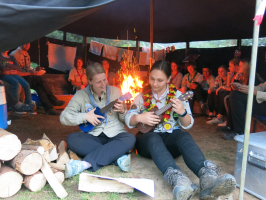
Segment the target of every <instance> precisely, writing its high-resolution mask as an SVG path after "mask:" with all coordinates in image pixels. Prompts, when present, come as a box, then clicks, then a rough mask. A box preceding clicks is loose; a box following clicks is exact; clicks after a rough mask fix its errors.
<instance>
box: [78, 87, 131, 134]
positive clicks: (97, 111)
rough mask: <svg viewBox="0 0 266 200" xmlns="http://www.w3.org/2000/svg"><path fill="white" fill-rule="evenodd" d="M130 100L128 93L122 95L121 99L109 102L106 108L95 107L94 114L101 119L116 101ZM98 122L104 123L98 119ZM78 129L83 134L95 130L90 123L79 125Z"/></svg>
mask: <svg viewBox="0 0 266 200" xmlns="http://www.w3.org/2000/svg"><path fill="white" fill-rule="evenodd" d="M130 98H132V94H130V93H129V92H128V93H126V94H124V95H122V96H121V97H119V99H116V100H114V101H112V102H110V103H109V104H108V105H106V106H105V107H103V108H99V107H96V109H95V111H94V113H95V114H96V115H100V116H103V117H104V115H105V113H106V112H108V111H109V110H110V109H111V108H112V107H113V106H114V105H115V103H116V102H117V101H118V100H120V101H126V100H128V99H130ZM98 120H99V121H100V122H103V121H104V119H102V118H98ZM79 128H80V129H81V130H82V131H83V132H89V131H92V130H93V129H94V128H95V126H93V125H92V124H91V123H89V122H86V123H84V124H80V125H79Z"/></svg>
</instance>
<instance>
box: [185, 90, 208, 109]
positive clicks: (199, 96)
mask: <svg viewBox="0 0 266 200" xmlns="http://www.w3.org/2000/svg"><path fill="white" fill-rule="evenodd" d="M191 90H192V91H193V92H194V96H193V97H192V98H191V99H189V105H190V109H191V111H192V112H193V108H194V102H195V100H197V101H198V102H200V101H202V102H204V94H203V89H202V88H201V86H200V85H198V87H197V88H196V89H191ZM205 99H206V98H205Z"/></svg>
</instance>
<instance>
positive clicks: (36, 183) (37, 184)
mask: <svg viewBox="0 0 266 200" xmlns="http://www.w3.org/2000/svg"><path fill="white" fill-rule="evenodd" d="M23 184H24V186H25V187H26V188H28V189H29V190H30V191H32V192H36V191H39V190H41V189H42V188H43V187H44V186H45V184H46V178H45V177H44V175H43V173H42V172H40V171H38V172H36V173H35V174H32V175H30V176H25V177H24V183H23Z"/></svg>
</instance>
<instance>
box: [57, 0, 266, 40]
mask: <svg viewBox="0 0 266 200" xmlns="http://www.w3.org/2000/svg"><path fill="white" fill-rule="evenodd" d="M201 2H204V3H201ZM255 4H256V1H255V0H236V1H232V0H222V1H218V0H205V1H195V0H167V1H162V0H154V42H162V43H168V42H185V41H202V40H217V39H239V38H241V39H244V38H252V37H253V18H254V16H255ZM264 21H265V20H264ZM149 23H150V0H120V1H116V2H113V3H111V4H108V5H106V6H104V7H102V8H101V9H99V10H98V11H96V12H94V13H92V14H90V15H88V16H86V17H84V18H82V19H80V20H78V21H76V22H74V23H72V24H69V25H68V26H65V27H63V28H62V29H61V30H64V31H67V32H72V33H76V34H80V35H84V36H89V37H101V38H110V39H116V38H117V36H118V38H119V39H121V40H122V39H124V40H125V39H126V34H127V30H129V39H131V40H134V32H133V29H134V28H136V31H137V33H136V35H137V36H138V39H139V40H140V41H149V40H150V24H149ZM264 24H265V23H264V22H262V25H261V31H260V36H266V27H265V26H264Z"/></svg>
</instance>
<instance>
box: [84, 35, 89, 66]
mask: <svg viewBox="0 0 266 200" xmlns="http://www.w3.org/2000/svg"><path fill="white" fill-rule="evenodd" d="M83 45H84V64H85V63H87V48H88V43H87V37H85V36H83ZM84 66H86V64H85V65H84Z"/></svg>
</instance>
